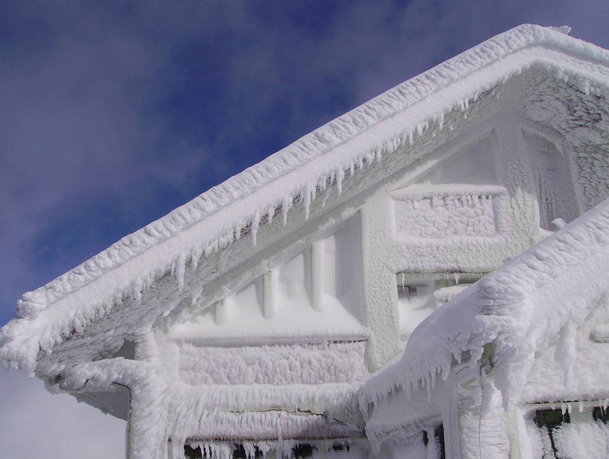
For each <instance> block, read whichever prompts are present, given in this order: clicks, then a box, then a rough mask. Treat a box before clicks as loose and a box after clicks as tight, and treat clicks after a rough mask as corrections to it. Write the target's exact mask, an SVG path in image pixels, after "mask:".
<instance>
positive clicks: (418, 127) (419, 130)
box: [417, 123, 423, 137]
mask: <svg viewBox="0 0 609 459" xmlns="http://www.w3.org/2000/svg"><path fill="white" fill-rule="evenodd" d="M417 134H418V135H419V137H421V136H422V135H423V125H422V124H421V123H417Z"/></svg>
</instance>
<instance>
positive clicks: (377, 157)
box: [376, 148, 395, 162]
mask: <svg viewBox="0 0 609 459" xmlns="http://www.w3.org/2000/svg"><path fill="white" fill-rule="evenodd" d="M394 149H395V148H394ZM382 159H383V150H382V148H379V149H378V150H377V152H376V160H377V161H378V162H381V160H382Z"/></svg>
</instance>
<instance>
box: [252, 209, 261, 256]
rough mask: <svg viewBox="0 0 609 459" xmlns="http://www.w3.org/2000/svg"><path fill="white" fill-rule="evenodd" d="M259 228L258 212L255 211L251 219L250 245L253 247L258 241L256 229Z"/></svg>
mask: <svg viewBox="0 0 609 459" xmlns="http://www.w3.org/2000/svg"><path fill="white" fill-rule="evenodd" d="M259 227H260V211H258V210H257V211H256V213H254V217H253V218H252V244H253V245H254V247H255V246H256V241H257V239H258V228H259Z"/></svg>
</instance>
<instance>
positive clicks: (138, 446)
mask: <svg viewBox="0 0 609 459" xmlns="http://www.w3.org/2000/svg"><path fill="white" fill-rule="evenodd" d="M158 354H159V348H158V346H157V343H156V340H155V337H154V336H153V333H150V334H149V335H148V337H147V339H146V340H145V341H144V342H139V343H138V344H137V347H136V358H137V359H138V361H142V362H143V366H145V367H146V369H145V371H142V372H138V373H137V374H133V375H130V377H129V380H128V381H125V382H126V383H127V384H126V385H127V386H128V387H129V395H130V397H129V398H130V401H129V420H128V422H127V448H126V457H127V459H168V458H169V451H168V439H169V438H168V432H167V402H166V401H167V397H165V392H166V390H167V379H166V375H165V373H164V372H163V371H162V370H161V366H160V365H159V355H158ZM144 362H145V363H144ZM179 459H182V458H179Z"/></svg>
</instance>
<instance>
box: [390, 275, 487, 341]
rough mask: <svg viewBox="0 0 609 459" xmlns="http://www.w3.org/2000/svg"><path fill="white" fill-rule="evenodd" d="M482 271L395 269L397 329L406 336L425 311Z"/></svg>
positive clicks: (441, 302) (424, 314) (458, 290)
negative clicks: (401, 270) (441, 271)
mask: <svg viewBox="0 0 609 459" xmlns="http://www.w3.org/2000/svg"><path fill="white" fill-rule="evenodd" d="M483 276H484V273H456V272H455V273H451V272H445V273H440V272H430V273H406V272H402V273H398V274H397V275H396V285H397V293H398V307H399V314H400V333H401V334H402V336H403V337H404V338H407V337H408V336H409V335H410V334H411V333H412V331H413V330H414V329H415V328H416V327H417V325H419V323H421V321H423V320H424V319H425V318H427V316H428V315H429V314H431V313H432V312H433V311H435V310H436V309H437V308H438V307H440V306H442V305H443V304H444V303H446V302H447V301H449V300H451V299H452V298H453V297H455V296H456V295H458V294H459V293H461V292H462V291H463V290H465V289H466V288H467V287H469V286H470V285H471V284H473V283H474V282H476V281H478V280H479V279H481V278H482V277H483Z"/></svg>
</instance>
